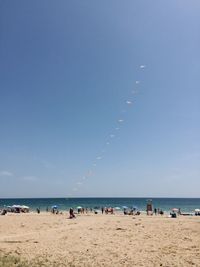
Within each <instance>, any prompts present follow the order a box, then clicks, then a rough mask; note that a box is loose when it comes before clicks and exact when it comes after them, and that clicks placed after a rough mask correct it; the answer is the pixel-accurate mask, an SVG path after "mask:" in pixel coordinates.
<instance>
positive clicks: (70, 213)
mask: <svg viewBox="0 0 200 267" xmlns="http://www.w3.org/2000/svg"><path fill="white" fill-rule="evenodd" d="M73 218H76V217H75V215H74V210H73V209H72V208H70V209H69V219H73Z"/></svg>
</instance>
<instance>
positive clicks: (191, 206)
mask: <svg viewBox="0 0 200 267" xmlns="http://www.w3.org/2000/svg"><path fill="white" fill-rule="evenodd" d="M148 199H149V198H17V199H14V198H11V199H0V208H3V207H4V206H12V205H26V206H29V207H30V209H31V210H32V211H35V210H36V208H40V209H41V211H43V210H46V208H47V207H48V208H49V209H50V208H51V207H52V206H53V205H57V206H58V208H59V210H68V209H69V208H70V207H73V208H76V207H77V206H82V207H85V208H86V207H87V208H101V207H120V208H122V206H127V207H133V206H137V207H138V209H139V210H141V211H145V210H146V204H147V200H148ZM150 199H152V203H153V207H154V208H159V209H162V210H163V211H166V212H169V211H170V210H171V209H172V208H180V209H181V211H182V212H194V210H195V209H197V208H200V198H150Z"/></svg>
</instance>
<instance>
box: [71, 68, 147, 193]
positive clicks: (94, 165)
mask: <svg viewBox="0 0 200 267" xmlns="http://www.w3.org/2000/svg"><path fill="white" fill-rule="evenodd" d="M145 68H146V65H140V66H139V69H140V70H144V69H145ZM139 84H140V81H139V80H136V81H135V85H136V86H137V90H136V89H133V90H131V95H132V96H133V95H136V94H137V93H138V85H139ZM125 104H126V105H127V106H131V105H132V104H133V100H132V99H128V100H126V101H125ZM123 122H124V119H123V118H119V119H118V120H117V123H118V127H115V131H118V130H120V128H121V126H122V124H123ZM113 138H115V134H114V133H112V134H110V135H109V138H108V140H107V141H106V143H105V144H106V146H109V145H110V143H111V139H113ZM104 152H105V150H104V149H103V150H102V151H101V154H100V155H99V156H97V157H96V159H95V161H94V163H93V164H92V166H93V168H94V167H96V166H97V161H100V160H102V158H103V155H102V154H103V153H104ZM92 175H93V171H92V169H90V170H89V171H88V172H87V174H86V175H84V176H83V177H82V178H81V179H80V180H79V181H78V182H76V185H75V187H74V188H73V189H72V191H73V192H75V191H78V189H79V188H80V187H81V185H82V184H83V183H84V181H85V180H86V179H87V178H89V177H91V176H92ZM69 196H71V194H69Z"/></svg>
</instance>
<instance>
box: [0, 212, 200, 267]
mask: <svg viewBox="0 0 200 267" xmlns="http://www.w3.org/2000/svg"><path fill="white" fill-rule="evenodd" d="M67 217H68V214H63V215H53V214H50V213H41V214H33V213H30V214H8V215H6V216H0V253H1V254H5V253H6V254H8V253H10V254H14V255H19V256H20V257H22V258H24V259H27V260H28V261H30V262H31V261H33V260H34V259H37V260H39V261H41V262H43V263H44V265H43V266H86V267H90V266H95V267H96V266H116V267H117V266H145V267H151V266H170V267H171V266H200V217H195V216H194V217H190V216H188V217H186V216H185V217H184V216H179V217H178V218H176V219H172V218H167V217H161V216H150V217H148V216H146V215H141V216H124V215H119V214H118V215H100V214H98V215H94V214H88V215H80V216H77V218H76V219H73V220H69V219H67ZM1 266H3V265H1Z"/></svg>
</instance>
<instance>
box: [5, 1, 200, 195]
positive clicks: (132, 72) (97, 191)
mask: <svg viewBox="0 0 200 267" xmlns="http://www.w3.org/2000/svg"><path fill="white" fill-rule="evenodd" d="M199 12H200V2H199V1H198V0H196V1H185V0H180V1H178V0H177V1H174V0H167V1H160V0H154V1H145V0H129V1H128V0H127V1H119V0H110V1H107V0H101V1H93V0H90V1H87V0H85V1H82V0H79V1H78V0H76V1H65V0H63V1H61V0H60V1H51V0H48V1H47V0H46V1H44V0H43V1H41V0H37V1H27V0H18V1H14V0H13V1H5V0H4V1H3V0H1V1H0V197H53V196H61V197H67V196H127V197H128V196H129V197H132V196H133V197H135V196H152V197H153V196H154V197H156V196H157V197H159V196H163V197H164V196H169V197H170V196H175V197H200V192H199V188H200V142H199V137H200V89H199V88H200V87H199V84H200V74H199V73H200V16H199ZM140 65H146V68H144V69H140V67H139V66H140ZM136 80H140V84H136V83H135V82H136ZM136 87H138V88H139V89H138V93H137V94H134V95H133V94H132V95H131V91H132V90H137V89H136ZM127 100H128V101H129V100H130V101H131V102H132V105H128V104H127V103H126V101H127ZM125 111H126V112H125ZM118 119H123V120H124V121H123V123H119V122H118ZM118 125H120V130H116V129H115V128H116V127H118ZM112 134H114V135H115V136H114V137H110V135H112ZM108 141H109V142H110V145H106V142H108ZM105 148H106V151H105V152H102V150H104V149H105ZM98 157H102V159H96V158H98ZM95 162H97V166H93V163H95ZM91 169H92V172H91V171H90V170H91ZM88 173H89V175H88ZM84 176H86V179H84V178H83V177H84Z"/></svg>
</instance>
